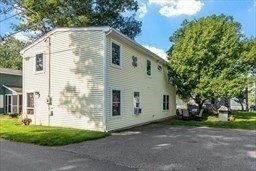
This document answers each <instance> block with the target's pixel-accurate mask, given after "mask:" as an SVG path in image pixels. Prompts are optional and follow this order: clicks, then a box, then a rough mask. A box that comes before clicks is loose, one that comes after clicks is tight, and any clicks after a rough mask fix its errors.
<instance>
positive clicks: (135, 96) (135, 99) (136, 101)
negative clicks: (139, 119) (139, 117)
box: [133, 91, 141, 114]
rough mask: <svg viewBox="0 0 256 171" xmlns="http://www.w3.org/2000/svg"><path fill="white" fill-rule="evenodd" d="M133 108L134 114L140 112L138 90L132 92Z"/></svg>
mask: <svg viewBox="0 0 256 171" xmlns="http://www.w3.org/2000/svg"><path fill="white" fill-rule="evenodd" d="M133 110H134V114H140V113H141V103H140V92H139V91H134V92H133Z"/></svg>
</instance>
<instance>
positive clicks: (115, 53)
mask: <svg viewBox="0 0 256 171" xmlns="http://www.w3.org/2000/svg"><path fill="white" fill-rule="evenodd" d="M112 64H115V65H118V66H120V46H119V45H117V44H115V43H112Z"/></svg>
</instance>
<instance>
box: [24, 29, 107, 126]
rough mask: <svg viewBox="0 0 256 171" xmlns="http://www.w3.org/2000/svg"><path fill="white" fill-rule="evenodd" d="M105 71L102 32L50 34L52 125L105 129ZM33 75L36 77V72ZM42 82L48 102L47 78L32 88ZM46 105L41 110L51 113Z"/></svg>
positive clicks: (44, 96)
mask: <svg viewBox="0 0 256 171" xmlns="http://www.w3.org/2000/svg"><path fill="white" fill-rule="evenodd" d="M32 49H34V48H32ZM47 66H48V65H47ZM26 70H27V67H26ZM102 72H103V32H102V31H74V32H56V33H55V34H53V35H52V36H51V97H52V105H51V106H50V108H51V110H52V111H53V116H50V120H49V122H50V125H52V126H65V127H75V128H82V129H92V130H103V128H102V114H103V75H102ZM45 75H48V73H47V74H45ZM30 77H31V79H34V78H35V75H31V76H30ZM47 78H48V77H47ZM40 85H41V86H43V87H44V90H46V91H45V92H44V93H43V94H44V95H43V97H42V98H43V100H44V101H46V100H45V99H46V97H47V94H48V80H47V79H46V80H44V81H41V83H39V82H37V83H36V84H35V85H33V86H31V88H32V89H36V87H39V86H40ZM40 99H41V97H40ZM41 103H42V102H41ZM45 103H46V102H45ZM37 107H38V106H37ZM44 108H45V109H43V108H40V109H39V110H40V113H44V115H46V116H48V113H49V111H48V105H47V104H46V106H44Z"/></svg>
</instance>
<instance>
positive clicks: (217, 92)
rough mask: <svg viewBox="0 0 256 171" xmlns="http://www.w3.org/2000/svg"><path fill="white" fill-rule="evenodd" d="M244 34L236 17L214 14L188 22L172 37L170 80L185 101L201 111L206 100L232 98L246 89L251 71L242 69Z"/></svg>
mask: <svg viewBox="0 0 256 171" xmlns="http://www.w3.org/2000/svg"><path fill="white" fill-rule="evenodd" d="M242 38H243V35H242V33H241V25H240V24H239V23H238V22H235V21H234V20H233V18H232V17H229V16H225V15H223V14H222V15H219V16H217V15H212V16H208V17H205V18H200V19H198V20H193V21H190V22H188V21H187V20H185V21H184V22H183V24H182V26H181V28H180V29H178V30H177V31H176V32H175V33H174V34H173V35H172V36H171V37H170V41H171V42H172V43H173V45H172V46H171V48H170V50H169V52H168V54H169V63H170V70H169V77H170V79H171V80H172V82H173V84H175V85H176V87H177V94H178V95H179V96H180V97H181V98H182V99H190V98H192V99H194V100H195V102H196V103H197V104H198V106H199V108H200V109H201V108H202V105H203V103H204V101H205V100H206V99H210V98H217V97H232V96H233V95H234V94H238V92H241V90H242V89H243V88H244V87H245V82H246V79H247V77H246V76H247V68H245V67H241V66H242V64H243V62H242V60H241V53H242V50H243V48H242V44H241V40H242Z"/></svg>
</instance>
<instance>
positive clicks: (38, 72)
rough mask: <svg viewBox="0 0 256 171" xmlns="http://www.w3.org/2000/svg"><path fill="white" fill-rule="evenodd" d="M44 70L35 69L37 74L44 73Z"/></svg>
mask: <svg viewBox="0 0 256 171" xmlns="http://www.w3.org/2000/svg"><path fill="white" fill-rule="evenodd" d="M44 73H45V72H44V70H43V71H35V74H44Z"/></svg>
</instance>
